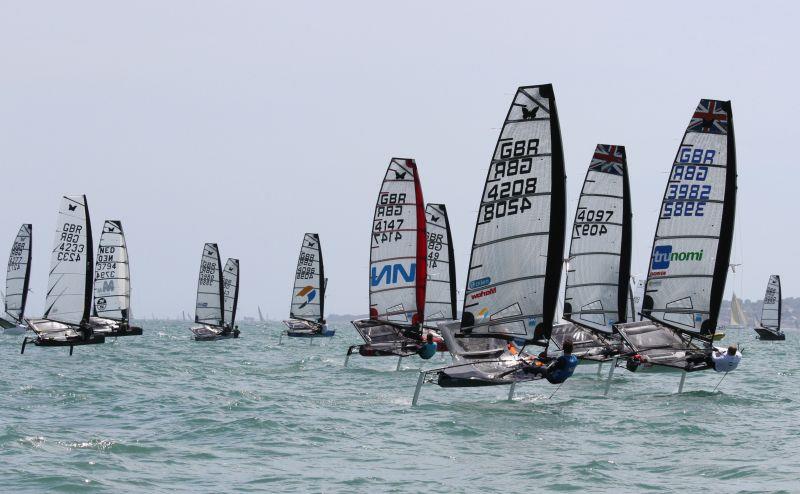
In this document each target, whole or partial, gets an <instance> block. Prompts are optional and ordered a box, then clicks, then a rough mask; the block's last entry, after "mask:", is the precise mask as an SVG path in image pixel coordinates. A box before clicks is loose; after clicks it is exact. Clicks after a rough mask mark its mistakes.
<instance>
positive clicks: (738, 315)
mask: <svg viewBox="0 0 800 494" xmlns="http://www.w3.org/2000/svg"><path fill="white" fill-rule="evenodd" d="M745 326H747V315H745V313H744V309H743V308H742V301H741V300H740V299H739V297H737V296H736V293H734V294H733V297H732V298H731V323H730V324H729V325H728V328H738V329H741V328H744V327H745Z"/></svg>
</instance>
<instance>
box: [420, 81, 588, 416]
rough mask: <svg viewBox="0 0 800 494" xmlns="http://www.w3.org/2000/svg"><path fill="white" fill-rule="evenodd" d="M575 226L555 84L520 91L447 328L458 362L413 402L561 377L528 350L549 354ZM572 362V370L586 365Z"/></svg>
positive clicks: (432, 375)
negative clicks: (458, 305)
mask: <svg viewBox="0 0 800 494" xmlns="http://www.w3.org/2000/svg"><path fill="white" fill-rule="evenodd" d="M565 230H566V176H565V170H564V154H563V149H562V146H561V133H560V129H559V124H558V115H557V112H556V105H555V97H554V94H553V88H552V86H551V85H550V84H546V85H541V86H527V87H520V88H519V89H518V90H517V92H516V95H515V96H514V100H513V102H512V104H511V108H510V109H509V111H508V114H507V116H506V119H505V122H504V124H503V128H502V130H501V132H500V137H499V139H498V142H497V145H496V147H495V151H494V154H493V156H492V160H491V164H490V166H489V172H488V174H487V178H486V183H485V186H484V190H483V195H482V198H481V204H480V208H479V210H478V218H477V222H476V226H475V236H474V240H473V244H472V254H471V258H470V264H469V275H468V278H467V287H466V291H465V296H464V309H463V315H462V319H461V322H460V323H458V322H456V323H453V324H450V325H447V326H444V327H443V328H442V334H443V337H444V339H445V341H446V343H447V347H448V349H449V351H450V354H451V355H452V357H453V364H452V365H450V366H447V367H441V368H438V369H431V370H427V371H421V372H420V375H419V379H418V381H417V387H416V390H415V391H414V398H413V400H412V405H416V404H417V402H418V399H419V394H420V391H421V389H422V386H423V385H424V384H426V383H432V384H438V385H439V386H441V387H446V388H462V387H479V386H497V385H508V386H510V391H509V399H511V398H512V397H513V393H514V389H515V386H516V384H517V383H520V382H527V381H535V380H541V379H542V378H544V377H547V378H548V380H550V381H551V382H556V381H557V379H558V378H559V376H556V375H555V374H553V375H551V374H549V371H548V372H541V371H543V370H544V366H545V364H546V363H547V361H548V359H547V358H543V359H539V358H537V357H536V356H534V355H530V354H527V353H525V352H524V348H525V345H528V344H532V345H536V346H541V347H545V348H546V347H547V345H548V342H549V341H550V333H551V329H552V326H553V319H554V317H555V312H556V306H557V305H558V292H559V285H560V280H561V269H562V259H563V252H564V237H565V234H566V232H565ZM520 345H521V346H522V349H520V348H519V346H520ZM570 358H571V360H570V362H572V363H571V364H570V366H571V369H569V370H568V371H567V373H568V374H571V372H572V370H574V366H575V365H577V360H576V359H574V357H570ZM560 377H563V378H564V379H566V377H568V375H566V377H564V375H561V376H560ZM561 382H563V380H562V381H561Z"/></svg>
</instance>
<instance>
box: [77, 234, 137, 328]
mask: <svg viewBox="0 0 800 494" xmlns="http://www.w3.org/2000/svg"><path fill="white" fill-rule="evenodd" d="M130 316H131V278H130V267H129V264H128V245H127V243H126V242H125V233H124V232H123V230H122V222H120V221H119V220H106V222H105V224H103V233H102V234H101V235H100V246H99V247H98V249H97V260H96V262H95V279H94V317H92V318H90V320H89V322H90V323H91V325H92V327H93V329H94V332H95V334H98V335H103V336H114V337H116V336H136V335H141V334H142V328H139V327H136V326H131V325H130Z"/></svg>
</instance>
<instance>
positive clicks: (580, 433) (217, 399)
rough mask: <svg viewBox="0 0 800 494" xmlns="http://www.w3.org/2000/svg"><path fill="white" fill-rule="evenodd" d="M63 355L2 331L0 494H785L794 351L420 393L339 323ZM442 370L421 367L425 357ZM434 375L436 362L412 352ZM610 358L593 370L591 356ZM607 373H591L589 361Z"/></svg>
mask: <svg viewBox="0 0 800 494" xmlns="http://www.w3.org/2000/svg"><path fill="white" fill-rule="evenodd" d="M144 326H145V335H144V336H142V337H131V338H120V339H118V340H116V341H113V340H109V343H106V344H105V345H97V346H86V347H76V349H75V354H74V355H73V356H72V357H69V356H68V352H67V350H65V349H53V348H47V349H42V348H35V347H32V346H31V347H28V349H27V350H26V353H25V355H19V344H20V342H21V338H22V337H21V336H0V355H2V357H1V358H2V362H3V372H2V378H0V491H4V492H42V491H49V492H114V493H119V492H170V493H176V492H234V491H236V492H277V491H308V492H376V491H380V492H423V491H424V492H477V491H484V492H500V491H507V492H521V491H531V490H533V491H540V492H542V491H543V492H547V491H588V492H602V491H611V490H614V489H620V488H623V489H624V490H625V491H631V492H644V491H658V492H664V491H674V492H680V491H684V490H686V489H691V490H692V491H700V490H706V491H710V492H715V491H723V492H772V491H785V492H793V491H798V490H800V482H798V478H800V458H799V457H798V453H797V452H798V450H800V420H798V419H800V396H798V391H800V386H798V383H797V381H796V379H797V377H798V375H800V356H799V354H800V348H798V342H799V341H800V338H798V336H800V335H798V334H797V333H795V332H790V333H789V339H788V340H787V341H786V342H778V343H771V342H759V341H756V340H754V337H753V335H751V334H749V333H747V332H744V333H742V335H741V336H737V335H732V336H733V338H730V339H734V340H735V339H739V340H741V342H742V343H743V344H744V346H745V350H744V355H745V358H744V360H743V362H742V365H741V366H740V368H739V370H737V371H736V372H734V373H732V374H730V375H728V377H727V378H726V379H725V381H724V382H723V383H722V385H721V386H720V388H719V390H718V391H717V392H712V391H711V390H712V389H713V388H714V386H715V385H716V384H717V382H718V380H719V378H720V375H719V374H716V373H713V372H704V373H698V374H694V375H690V376H689V377H688V378H687V382H686V388H685V389H686V391H687V392H685V393H684V394H682V395H677V394H673V393H674V391H675V390H676V388H677V384H678V380H679V377H678V375H669V374H666V375H665V374H661V375H648V374H630V373H628V372H627V371H625V370H623V369H618V370H617V372H616V374H615V378H614V383H613V387H612V388H611V393H610V395H609V398H603V397H602V381H601V380H599V379H598V378H597V377H596V375H595V371H596V366H592V367H589V366H587V367H581V368H579V370H578V372H576V374H575V376H574V377H573V378H572V379H571V380H570V381H568V383H567V384H566V385H564V386H563V387H562V388H561V389H560V390H559V391H558V393H556V395H555V396H553V397H552V399H547V398H548V396H549V395H550V394H551V393H552V392H553V390H554V389H555V387H554V386H552V385H550V384H547V383H529V384H526V385H522V386H519V387H518V388H517V398H516V399H515V400H514V401H513V402H511V403H509V402H507V401H506V394H507V390H508V389H507V388H506V387H499V388H485V389H469V390H463V389H461V390H458V389H440V388H438V387H434V386H427V387H425V388H424V389H423V392H422V397H421V406H420V407H418V408H416V409H412V408H411V407H410V403H411V397H412V394H413V390H414V386H415V384H416V380H417V375H418V374H417V372H416V371H417V369H418V368H419V365H420V363H421V361H420V360H419V359H417V358H413V359H408V361H407V362H406V363H404V365H403V370H401V371H400V372H395V371H394V368H395V365H396V360H395V359H393V358H372V359H365V358H361V357H358V356H355V357H353V358H352V359H351V363H350V367H349V368H344V367H343V366H342V363H343V360H344V353H345V350H346V348H347V346H348V345H349V344H351V343H356V342H357V341H358V340H357V336H356V334H355V332H354V331H353V330H352V329H351V328H350V327H349V326H347V325H339V326H338V327H337V329H338V332H337V335H336V336H335V337H334V338H333V339H332V340H329V341H327V342H325V343H320V341H319V340H317V341H316V342H315V344H314V345H313V346H309V344H308V341H307V340H292V341H289V342H284V344H283V345H282V346H278V345H277V335H278V333H279V331H280V327H279V326H278V325H272V326H270V327H267V328H263V327H256V326H253V327H248V326H246V325H242V326H241V329H242V331H243V337H242V338H241V339H239V340H228V341H219V342H212V343H200V342H194V341H192V340H191V339H190V337H189V331H188V329H187V328H188V325H187V324H181V323H175V322H170V323H159V322H147V323H145V324H144ZM439 362H441V361H439V360H438V359H437V360H434V361H433V363H434V364H436V363H439ZM425 365H426V366H428V367H431V366H433V364H432V363H430V362H427V363H425ZM606 369H607V367H606ZM603 374H604V375H605V369H604V372H603Z"/></svg>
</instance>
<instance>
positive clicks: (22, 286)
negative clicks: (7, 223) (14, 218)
mask: <svg viewBox="0 0 800 494" xmlns="http://www.w3.org/2000/svg"><path fill="white" fill-rule="evenodd" d="M32 244H33V225H31V224H29V223H26V224H24V225H22V226H21V227H20V229H19V232H17V236H16V237H15V238H14V243H13V244H12V246H11V254H10V255H9V256H8V270H7V271H6V292H5V294H4V296H3V298H4V304H5V313H6V314H7V315H8V318H7V319H6V318H4V317H0V327H2V328H3V334H7V335H20V334H24V333H25V331H26V330H27V329H28V327H27V325H26V324H25V305H26V303H27V301H28V287H29V286H30V279H31V253H32V252H33V250H32Z"/></svg>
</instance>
